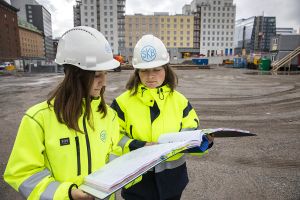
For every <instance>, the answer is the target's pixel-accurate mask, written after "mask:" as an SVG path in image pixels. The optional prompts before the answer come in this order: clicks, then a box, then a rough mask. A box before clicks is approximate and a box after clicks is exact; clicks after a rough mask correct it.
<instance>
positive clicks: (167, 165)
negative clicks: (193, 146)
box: [155, 155, 185, 173]
mask: <svg viewBox="0 0 300 200" xmlns="http://www.w3.org/2000/svg"><path fill="white" fill-rule="evenodd" d="M184 163H185V155H183V156H182V157H180V158H179V159H177V160H172V161H166V162H162V163H160V164H158V165H156V166H155V173H159V172H162V171H164V170H165V169H174V168H176V167H179V166H180V165H183V164H184Z"/></svg>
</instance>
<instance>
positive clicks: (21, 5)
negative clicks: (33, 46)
mask: <svg viewBox="0 0 300 200" xmlns="http://www.w3.org/2000/svg"><path fill="white" fill-rule="evenodd" d="M11 3H12V5H13V6H15V7H16V8H18V9H20V11H21V12H20V14H19V17H20V18H21V19H24V20H26V21H27V22H29V23H31V24H33V25H34V26H35V27H37V28H38V30H39V31H42V33H43V36H44V48H45V59H46V61H53V60H54V58H55V55H54V51H53V41H52V20H51V14H50V12H49V11H48V10H47V9H46V8H45V7H44V6H42V5H40V4H38V3H37V2H36V1H35V0H12V1H11Z"/></svg>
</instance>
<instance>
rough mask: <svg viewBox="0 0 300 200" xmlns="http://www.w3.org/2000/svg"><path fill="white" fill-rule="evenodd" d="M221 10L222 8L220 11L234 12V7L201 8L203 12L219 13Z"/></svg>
mask: <svg viewBox="0 0 300 200" xmlns="http://www.w3.org/2000/svg"><path fill="white" fill-rule="evenodd" d="M221 8H222V11H226V10H227V11H230V10H235V9H234V8H235V7H226V8H225V7H220V6H219V7H210V6H207V7H206V6H204V7H203V10H208V11H221Z"/></svg>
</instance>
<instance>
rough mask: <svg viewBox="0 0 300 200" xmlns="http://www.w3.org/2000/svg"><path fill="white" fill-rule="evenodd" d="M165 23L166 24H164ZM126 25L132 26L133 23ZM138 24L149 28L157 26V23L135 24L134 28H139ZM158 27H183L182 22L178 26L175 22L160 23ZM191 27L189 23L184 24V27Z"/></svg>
mask: <svg viewBox="0 0 300 200" xmlns="http://www.w3.org/2000/svg"><path fill="white" fill-rule="evenodd" d="M165 25H166V26H165ZM128 26H129V28H132V27H133V24H128ZM140 26H142V28H146V27H149V28H150V29H151V28H152V27H157V28H158V27H159V24H153V25H152V24H148V25H147V24H135V28H136V29H137V28H139V27H140ZM160 27H161V28H179V27H180V28H181V29H182V28H184V25H183V24H180V26H177V24H172V25H171V24H161V25H160ZM190 27H191V25H190V24H186V28H190Z"/></svg>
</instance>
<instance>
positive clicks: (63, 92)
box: [47, 64, 107, 133]
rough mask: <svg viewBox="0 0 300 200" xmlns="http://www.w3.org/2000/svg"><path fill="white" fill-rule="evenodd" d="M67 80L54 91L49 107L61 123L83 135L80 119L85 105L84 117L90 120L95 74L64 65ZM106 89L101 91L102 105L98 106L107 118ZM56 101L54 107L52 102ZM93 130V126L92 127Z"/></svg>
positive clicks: (50, 96) (49, 100) (49, 99)
mask: <svg viewBox="0 0 300 200" xmlns="http://www.w3.org/2000/svg"><path fill="white" fill-rule="evenodd" d="M64 71H65V78H64V80H63V81H62V82H61V83H60V84H59V85H58V86H57V88H56V89H54V90H53V91H52V92H51V93H50V95H49V98H48V100H47V103H48V105H49V107H54V112H55V114H56V117H57V119H58V121H59V122H60V123H64V124H66V125H67V126H68V127H69V128H71V129H74V130H75V131H78V132H81V133H83V131H82V130H80V129H79V126H78V119H79V117H80V116H81V115H82V114H83V105H84V106H85V109H84V115H85V116H86V117H87V119H88V120H89V119H90V117H91V116H90V114H91V101H92V96H91V95H90V90H91V87H92V85H93V81H94V77H95V72H94V71H87V70H82V69H80V68H78V67H75V66H73V65H67V64H66V65H64ZM104 91H105V87H103V88H102V89H101V92H100V98H101V103H100V104H99V106H98V112H100V113H101V114H102V117H105V116H106V114H107V108H106V104H105V100H104ZM52 100H54V103H53V105H52V103H51V101H52ZM92 128H93V126H92Z"/></svg>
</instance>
